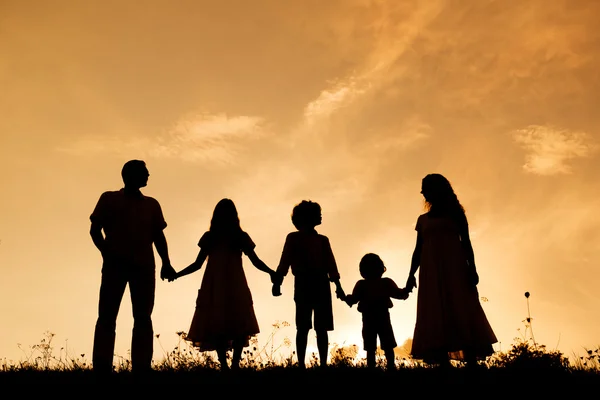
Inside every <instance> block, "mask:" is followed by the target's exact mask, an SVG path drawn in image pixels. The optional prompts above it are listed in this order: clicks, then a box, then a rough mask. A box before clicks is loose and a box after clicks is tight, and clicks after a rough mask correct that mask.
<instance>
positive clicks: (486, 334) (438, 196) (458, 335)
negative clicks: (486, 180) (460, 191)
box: [406, 174, 497, 366]
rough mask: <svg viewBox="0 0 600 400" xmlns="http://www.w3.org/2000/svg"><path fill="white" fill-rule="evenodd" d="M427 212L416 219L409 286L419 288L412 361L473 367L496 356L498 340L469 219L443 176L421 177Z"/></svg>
mask: <svg viewBox="0 0 600 400" xmlns="http://www.w3.org/2000/svg"><path fill="white" fill-rule="evenodd" d="M421 194H422V195H423V197H424V199H425V209H426V211H427V212H425V213H424V214H422V215H420V216H419V217H418V219H417V224H416V227H415V229H416V231H417V241H416V245H415V249H414V252H413V255H412V260H411V267H410V272H409V276H408V279H407V281H406V288H407V289H411V288H414V287H417V282H416V278H415V273H416V272H417V270H418V269H419V267H420V271H419V287H418V295H417V319H416V324H415V330H414V335H413V343H412V350H411V353H412V357H413V358H416V359H422V360H423V361H425V362H427V363H432V364H440V365H442V366H449V365H450V363H449V360H450V359H456V360H463V361H467V362H468V364H469V365H473V364H474V363H476V360H477V359H479V358H485V357H487V356H488V355H490V354H492V353H493V352H494V350H493V348H492V344H493V343H496V342H497V339H496V336H495V334H494V332H493V330H492V328H491V326H490V324H489V322H488V320H487V317H486V315H485V313H484V311H483V309H482V308H481V304H480V302H479V294H478V291H477V284H478V283H479V276H478V274H477V269H476V267H475V257H474V253H473V247H472V245H471V239H470V236H469V226H468V222H467V217H466V215H465V211H464V208H463V206H462V205H461V203H460V202H459V200H458V198H457V196H456V194H455V193H454V189H453V188H452V185H451V184H450V182H449V181H448V180H447V179H446V178H445V177H444V176H443V175H440V174H429V175H427V176H425V178H423V181H422V188H421Z"/></svg>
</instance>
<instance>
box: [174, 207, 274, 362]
mask: <svg viewBox="0 0 600 400" xmlns="http://www.w3.org/2000/svg"><path fill="white" fill-rule="evenodd" d="M198 246H199V247H200V251H199V253H198V257H197V258H196V261H194V262H193V263H192V264H190V265H189V266H187V267H186V268H184V269H183V270H181V271H179V272H177V273H176V274H175V277H174V278H173V280H174V279H177V278H180V277H182V276H185V275H188V274H191V273H193V272H196V271H198V270H199V269H200V268H201V267H202V264H203V263H204V261H205V260H206V259H208V261H207V265H206V271H205V272H204V276H203V278H202V284H201V285H200V290H198V297H197V299H196V309H195V312H194V316H193V318H192V323H191V326H190V329H189V332H188V334H187V336H186V339H187V340H189V341H190V342H192V343H193V345H194V346H196V347H197V348H198V349H199V350H200V351H213V350H216V351H217V355H218V358H219V362H220V364H221V369H222V370H227V369H229V366H228V364H227V352H228V351H229V350H231V349H233V357H232V360H231V368H233V369H237V368H238V367H239V362H240V360H241V356H242V350H243V348H244V347H247V346H248V345H249V340H250V337H252V336H255V335H257V334H258V333H259V332H260V330H259V327H258V321H257V320H256V315H255V313H254V305H253V301H252V294H251V292H250V288H249V287H248V283H247V281H246V275H245V274H244V269H243V268H242V254H246V256H247V257H248V258H249V259H250V261H251V262H252V264H253V265H254V266H255V267H256V268H257V269H259V270H261V271H264V272H266V273H268V274H270V275H271V277H273V274H274V273H275V271H273V270H272V269H270V268H269V267H268V266H267V265H266V264H265V263H264V262H263V261H262V260H261V259H260V258H258V256H257V255H256V253H255V252H254V248H255V244H254V242H253V241H252V239H251V238H250V236H249V235H248V234H247V233H246V232H244V231H243V230H242V228H241V226H240V220H239V217H238V212H237V209H236V207H235V204H234V203H233V201H232V200H230V199H222V200H220V201H219V202H218V203H217V205H216V207H215V210H214V213H213V216H212V220H211V223H210V229H209V231H207V232H205V233H204V234H203V235H202V237H201V238H200V241H199V242H198Z"/></svg>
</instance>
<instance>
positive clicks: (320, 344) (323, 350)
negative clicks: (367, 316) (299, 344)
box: [317, 331, 329, 367]
mask: <svg viewBox="0 0 600 400" xmlns="http://www.w3.org/2000/svg"><path fill="white" fill-rule="evenodd" d="M317 349H318V350H319V361H320V363H321V366H322V367H326V366H327V356H328V355H329V354H328V353H329V334H328V333H327V331H317Z"/></svg>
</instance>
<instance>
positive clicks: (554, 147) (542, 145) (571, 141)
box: [512, 125, 595, 175]
mask: <svg viewBox="0 0 600 400" xmlns="http://www.w3.org/2000/svg"><path fill="white" fill-rule="evenodd" d="M512 136H513V139H514V141H515V142H516V143H517V144H519V145H520V146H521V147H522V148H523V149H525V150H526V151H528V153H527V155H526V162H525V164H524V165H523V169H524V170H525V171H526V172H529V173H533V174H538V175H555V174H567V173H570V172H571V166H570V165H568V164H567V162H568V161H569V160H571V159H574V158H578V157H586V156H588V155H589V154H590V153H591V152H592V150H593V149H594V147H595V146H594V145H593V144H592V143H591V142H590V137H589V135H588V134H587V133H585V132H574V131H569V130H567V129H559V128H554V127H551V126H541V125H529V126H528V127H526V128H523V129H518V130H516V131H514V132H513V133H512Z"/></svg>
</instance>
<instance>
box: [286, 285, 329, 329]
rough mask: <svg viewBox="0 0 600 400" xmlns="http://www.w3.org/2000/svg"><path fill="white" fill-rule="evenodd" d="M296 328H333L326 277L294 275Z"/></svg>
mask: <svg viewBox="0 0 600 400" xmlns="http://www.w3.org/2000/svg"><path fill="white" fill-rule="evenodd" d="M294 302H295V303H296V329H312V328H313V320H314V329H315V330H316V331H332V330H333V306H332V301H331V282H329V279H327V278H326V277H320V276H319V277H317V278H315V277H314V276H311V277H298V276H297V277H295V279H294Z"/></svg>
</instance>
